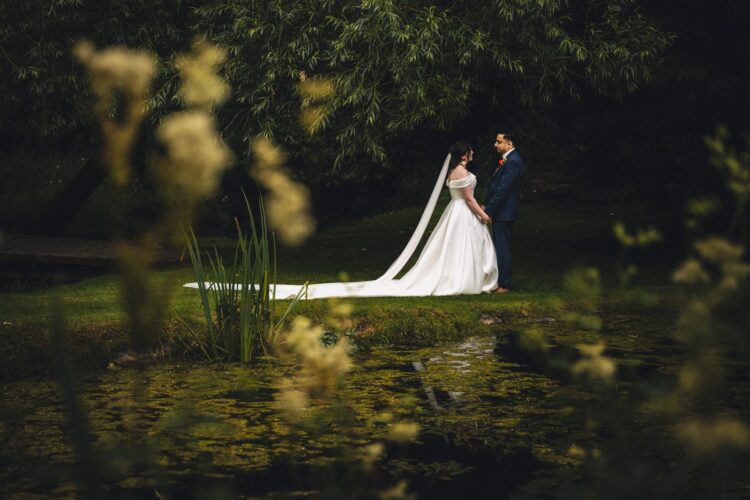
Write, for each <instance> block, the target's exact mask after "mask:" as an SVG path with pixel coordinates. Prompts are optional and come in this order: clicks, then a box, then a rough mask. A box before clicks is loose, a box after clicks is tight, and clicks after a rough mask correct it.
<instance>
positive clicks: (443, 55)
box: [0, 0, 671, 177]
mask: <svg viewBox="0 0 750 500" xmlns="http://www.w3.org/2000/svg"><path fill="white" fill-rule="evenodd" d="M0 14H2V16H3V18H4V19H5V20H6V23H5V27H4V28H2V30H0V46H1V47H2V49H3V51H2V58H1V60H2V61H3V66H4V67H3V71H2V74H3V77H2V78H3V83H4V84H5V87H6V88H8V89H9V90H8V92H7V93H6V94H4V96H3V99H4V102H3V104H4V106H5V105H8V106H9V109H10V110H11V111H10V113H8V114H7V115H6V118H5V120H4V122H3V123H1V124H0V129H2V130H3V131H4V132H5V133H9V132H10V131H12V130H13V129H14V128H16V129H17V128H18V127H19V125H20V126H21V127H22V128H25V131H24V133H29V134H30V135H32V136H35V137H40V136H42V137H43V136H51V135H54V134H58V133H60V132H62V131H64V130H79V129H80V127H81V126H82V124H83V123H84V122H85V120H86V118H85V116H86V112H85V111H84V108H83V106H82V104H81V101H80V100H78V98H77V97H75V96H77V95H80V93H81V92H80V91H81V90H82V88H83V85H82V84H81V79H80V76H79V75H78V73H77V72H76V71H75V69H74V68H72V67H71V65H70V61H69V58H68V56H67V50H66V49H67V47H68V46H69V45H70V44H71V42H72V40H73V39H76V38H79V37H83V36H85V37H88V38H90V39H92V40H93V41H94V42H96V43H102V44H112V43H123V44H127V45H130V46H138V47H142V48H147V49H150V50H153V51H154V52H156V53H157V55H171V54H172V53H173V52H174V50H175V48H178V47H182V46H184V45H185V44H186V41H187V40H189V39H190V38H192V36H193V34H194V33H203V34H206V35H207V37H208V38H209V39H210V40H211V41H213V42H215V43H218V44H220V45H222V46H224V47H225V48H226V49H227V51H228V56H229V57H228V62H227V64H226V65H225V67H224V71H225V75H226V77H227V78H228V80H229V82H230V84H231V86H232V88H233V89H234V90H233V92H234V96H235V102H234V103H233V104H232V105H231V106H229V107H228V108H227V109H226V111H225V113H224V114H223V122H222V124H223V128H224V129H225V132H226V133H227V135H229V136H233V137H238V138H241V139H243V140H248V139H250V138H252V137H253V136H256V135H258V134H261V135H265V136H273V137H274V138H275V139H276V140H277V142H280V143H282V144H284V145H285V146H287V147H288V148H289V149H290V150H292V151H295V154H297V155H299V156H302V155H304V156H305V157H307V158H317V159H319V160H320V161H324V160H326V159H328V160H330V159H335V162H333V163H332V165H333V170H334V171H336V172H337V175H344V176H349V177H355V176H357V175H360V174H361V173H362V172H361V171H358V168H357V167H356V166H355V165H356V163H355V162H353V159H354V158H357V157H360V156H362V155H364V156H365V157H367V158H370V159H372V160H377V161H382V160H384V159H386V157H387V156H388V154H387V152H386V150H385V145H386V143H387V141H388V140H389V139H393V138H398V137H401V136H402V135H403V134H404V133H405V132H411V131H414V130H416V129H429V130H435V129H439V130H445V129H447V128H449V127H451V126H452V125H454V124H455V123H456V120H457V119H459V118H461V117H464V116H466V114H467V112H468V110H469V108H470V106H471V105H472V104H473V102H474V100H476V98H477V97H480V96H481V99H482V100H483V101H485V103H486V102H488V101H491V102H493V103H494V104H495V105H497V106H503V105H504V103H505V102H507V101H518V102H523V103H525V104H526V105H530V106H533V105H537V104H543V103H549V102H551V101H552V100H553V99H554V98H555V97H556V96H558V95H562V94H567V95H571V96H578V95H579V94H580V92H581V90H582V89H583V88H586V87H590V88H593V89H595V91H597V92H600V93H621V92H629V91H633V90H635V89H636V88H638V87H639V86H640V85H642V84H643V83H644V82H646V81H647V80H648V79H649V78H650V76H651V75H650V67H651V65H653V63H655V62H657V61H658V60H659V57H660V56H661V54H662V53H663V52H664V50H665V49H666V48H667V47H668V46H669V43H670V40H671V37H670V35H668V34H666V33H664V32H662V31H660V30H659V29H658V28H657V27H656V26H654V24H653V23H652V22H651V21H650V20H648V19H647V18H646V17H645V16H644V15H643V14H642V13H641V12H640V8H639V6H638V4H637V3H636V2H634V1H632V0H617V1H616V2H611V1H609V2H604V1H602V0H585V1H581V2H565V1H548V0H523V1H516V2H505V1H500V0H494V1H492V2H490V3H487V2H479V1H469V2H460V3H453V4H445V3H443V2H426V1H420V0H411V1H409V2H393V1H371V0H367V1H362V2H352V1H343V0H337V1H336V0H327V1H324V2H319V1H311V0H306V1H302V2H296V1H295V2H291V1H284V0H274V1H271V2H240V1H235V0H232V1H228V0H222V1H218V0H214V1H210V2H196V1H181V2H177V3H174V2H165V1H162V0H160V1H156V2H143V1H136V2H124V1H121V0H107V1H105V2H97V3H96V4H93V3H91V4H90V2H88V1H86V0H32V1H30V2H24V4H23V6H21V7H16V6H13V7H11V6H10V5H5V6H3V7H0ZM6 69H7V70H8V71H5V70H6ZM173 75H174V72H173V71H172V70H171V69H169V68H167V67H165V68H164V69H163V70H162V72H161V73H160V75H159V79H158V81H159V83H158V91H157V93H156V94H155V95H154V96H153V99H152V101H151V107H152V108H153V109H155V110H166V109H168V108H169V107H171V106H172V105H173V104H172V102H173V100H174V99H175V96H176V92H177V90H176V87H175V79H174V78H173ZM321 79H322V80H321ZM310 81H312V82H319V81H325V82H329V83H327V84H326V85H331V86H332V90H333V92H332V93H331V94H330V95H328V96H327V97H326V98H324V99H320V100H319V102H317V103H311V102H310V96H309V94H306V87H305V84H304V82H310ZM303 102H306V103H307V104H311V106H306V110H307V111H306V114H304V115H303V116H302V118H304V125H305V126H304V127H303V126H300V124H299V123H298V122H299V119H300V117H301V115H300V104H301V103H303ZM28 111H31V112H30V113H28V114H27V112H28ZM29 114H30V115H31V116H34V117H38V118H35V119H34V120H33V121H32V122H31V123H30V124H29V127H26V125H24V124H26V123H27V121H26V119H25V117H27V116H29ZM22 118H23V119H22ZM319 129H325V130H326V131H327V132H326V134H325V137H323V138H319V139H313V140H308V139H307V137H306V136H307V135H308V134H307V130H319ZM17 131H18V130H17ZM325 146H327V148H325V149H324V151H326V153H324V154H323V156H322V157H321V156H320V155H321V147H325Z"/></svg>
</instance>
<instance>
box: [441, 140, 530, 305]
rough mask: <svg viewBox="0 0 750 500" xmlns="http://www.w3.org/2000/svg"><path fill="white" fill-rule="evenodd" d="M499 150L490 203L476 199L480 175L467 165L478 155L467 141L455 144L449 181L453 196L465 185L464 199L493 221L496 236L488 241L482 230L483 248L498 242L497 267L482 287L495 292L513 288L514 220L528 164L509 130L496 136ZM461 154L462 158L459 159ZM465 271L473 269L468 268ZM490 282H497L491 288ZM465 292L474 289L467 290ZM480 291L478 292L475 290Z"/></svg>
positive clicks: (484, 220) (481, 217)
mask: <svg viewBox="0 0 750 500" xmlns="http://www.w3.org/2000/svg"><path fill="white" fill-rule="evenodd" d="M495 150H496V151H497V152H498V154H500V155H501V158H500V159H499V160H498V165H497V168H496V169H495V172H494V173H493V174H492V176H491V177H490V183H489V185H488V186H487V196H486V200H487V201H486V204H485V205H481V206H480V205H478V204H477V202H476V200H475V199H474V188H475V187H476V184H477V181H476V176H475V175H474V174H472V173H470V172H469V171H468V170H467V168H466V166H467V164H468V163H469V162H471V160H472V159H473V157H474V151H472V149H471V146H470V145H469V143H468V142H466V141H458V142H456V143H454V144H453V146H451V161H450V164H451V165H455V166H453V167H452V168H451V167H449V169H450V171H449V173H448V181H447V182H446V184H447V186H448V188H449V189H451V199H452V200H456V199H460V198H459V197H457V196H454V190H455V189H457V188H458V189H461V191H462V193H461V195H462V197H461V198H463V200H464V201H465V202H466V205H467V206H468V207H469V209H470V210H471V211H472V212H473V213H474V215H475V216H476V217H477V218H478V219H479V220H480V221H481V222H482V223H484V224H490V223H491V224H492V240H491V241H490V242H489V243H488V239H489V238H488V237H487V236H489V235H488V234H487V231H483V234H482V245H483V248H482V252H488V251H490V250H488V247H489V248H492V246H493V244H494V250H493V252H494V254H495V255H496V259H495V270H494V272H493V273H492V275H491V276H489V275H488V276H487V280H485V283H483V287H482V290H481V291H490V292H492V293H508V292H510V279H511V240H512V235H513V224H514V222H515V220H516V217H517V216H518V205H519V203H520V196H519V188H520V184H521V179H522V178H523V175H524V173H525V167H524V164H523V160H521V155H520V154H518V152H517V151H516V148H515V145H514V144H513V137H512V135H511V134H509V133H503V132H501V133H498V134H497V136H496V137H495ZM456 158H458V160H456ZM465 272H470V270H469V269H466V270H465ZM489 284H496V286H494V287H492V289H490V290H487V289H486V287H487V286H488V285H489ZM461 293H472V291H471V290H466V291H463V292H461ZM474 293H476V292H474Z"/></svg>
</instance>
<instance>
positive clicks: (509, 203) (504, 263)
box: [484, 149, 526, 288]
mask: <svg viewBox="0 0 750 500" xmlns="http://www.w3.org/2000/svg"><path fill="white" fill-rule="evenodd" d="M525 173H526V167H524V164H523V160H521V155H520V154H518V151H516V150H515V149H514V150H513V151H511V152H510V154H509V155H508V156H507V157H506V158H505V163H504V164H503V166H502V167H501V168H500V169H498V170H496V171H495V173H494V174H492V177H490V183H489V186H487V201H486V202H485V208H484V211H485V212H487V215H489V216H490V217H492V239H493V241H494V243H495V252H497V267H498V271H499V277H498V283H497V284H498V286H501V287H503V288H510V278H511V260H512V259H511V241H512V238H513V223H514V222H515V220H516V218H517V217H518V206H519V205H520V204H521V197H520V195H519V190H520V187H521V179H522V178H523V176H524V174H525Z"/></svg>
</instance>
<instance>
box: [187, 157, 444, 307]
mask: <svg viewBox="0 0 750 500" xmlns="http://www.w3.org/2000/svg"><path fill="white" fill-rule="evenodd" d="M450 158H451V155H450V154H448V156H446V157H445V161H444V162H443V166H442V168H441V169H440V174H438V178H437V181H436V182H435V187H433V189H432V193H431V194H430V198H429V200H428V201H427V206H426V207H425V209H424V211H423V212H422V217H421V218H420V219H419V223H418V224H417V227H416V229H415V230H414V233H413V234H412V235H411V238H410V239H409V241H408V243H407V244H406V246H405V247H404V249H403V250H402V251H401V254H400V255H399V256H398V257H397V258H396V260H395V261H393V264H391V266H390V267H389V268H388V270H387V271H386V272H385V273H384V274H383V275H382V276H380V277H379V278H377V279H375V280H372V281H358V282H339V283H318V284H313V285H307V288H306V290H305V289H304V288H305V285H281V284H277V285H276V286H275V291H276V298H277V299H281V300H283V299H294V298H295V297H298V296H300V294H301V297H302V298H304V299H320V298H326V297H406V296H419V295H425V294H424V293H422V292H421V291H420V290H418V289H409V288H408V287H405V286H400V283H399V280H396V279H394V278H395V277H396V275H398V273H399V272H401V270H402V269H403V268H404V266H405V265H406V263H407V262H409V259H410V258H411V256H412V255H413V254H414V251H415V250H416V249H417V247H418V246H419V242H420V241H421V240H422V237H423V236H424V233H425V230H426V229H427V225H428V224H429V223H430V219H431V218H432V214H433V212H434V211H435V206H436V205H437V202H438V198H439V197H440V191H441V190H442V188H443V186H444V183H445V178H446V175H447V173H448V165H449V163H450ZM211 285H212V284H211V283H206V284H205V286H206V287H207V288H208V287H210V286H211ZM183 286H185V287H188V288H198V283H186V284H185V285H183ZM235 286H236V285H235ZM272 287H273V285H272Z"/></svg>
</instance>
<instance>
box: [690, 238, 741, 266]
mask: <svg viewBox="0 0 750 500" xmlns="http://www.w3.org/2000/svg"><path fill="white" fill-rule="evenodd" d="M695 248H696V250H698V254H700V256H701V257H703V258H704V259H706V260H708V261H709V262H714V263H717V264H718V263H722V262H734V261H738V260H739V259H740V258H741V257H742V253H743V251H742V247H741V246H739V245H735V244H733V243H731V242H730V241H727V240H726V239H724V238H719V237H716V236H711V237H708V238H706V239H703V240H701V241H697V242H696V243H695Z"/></svg>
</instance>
